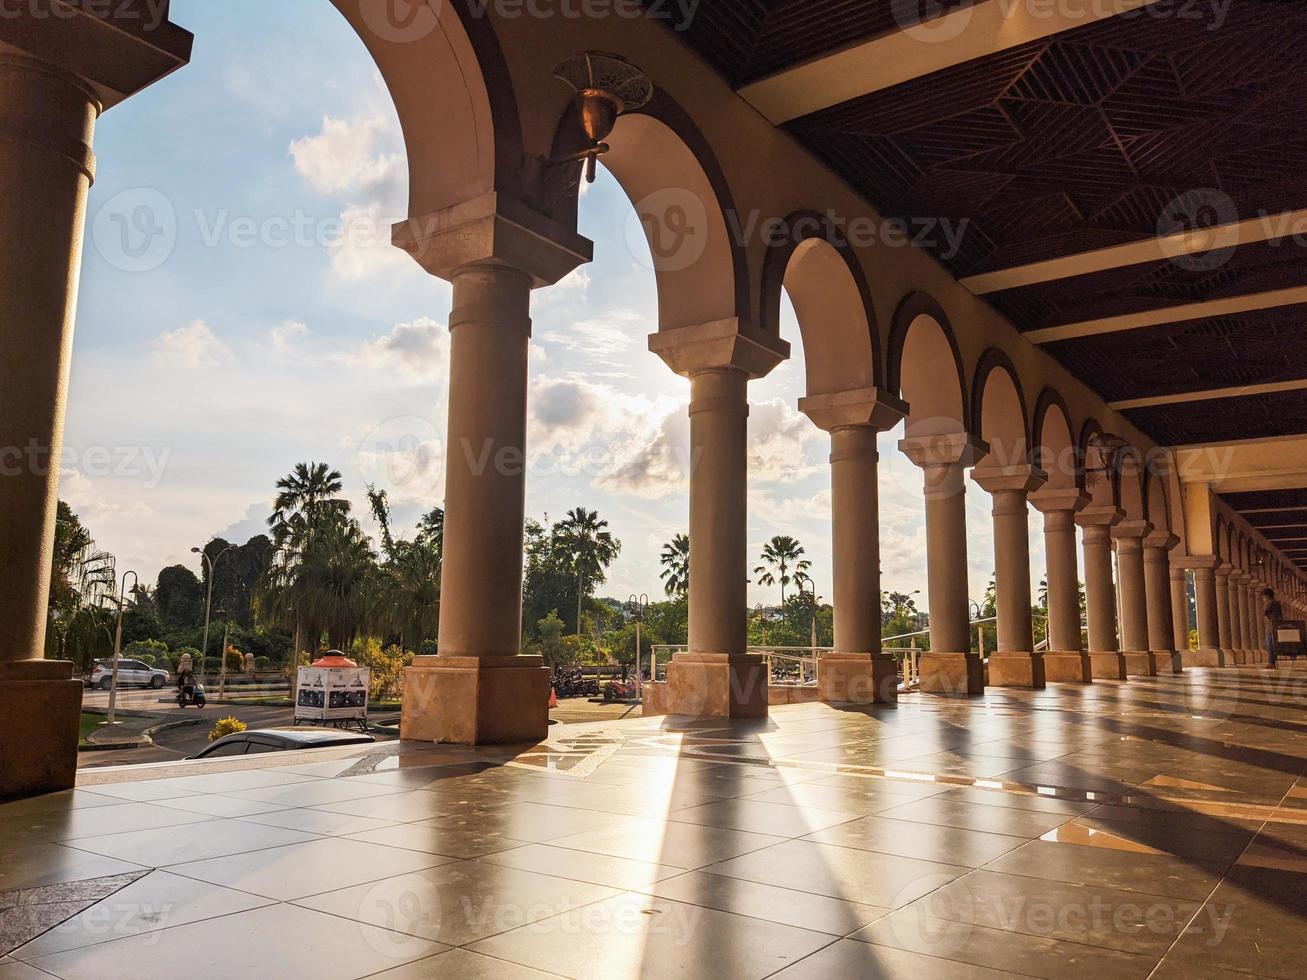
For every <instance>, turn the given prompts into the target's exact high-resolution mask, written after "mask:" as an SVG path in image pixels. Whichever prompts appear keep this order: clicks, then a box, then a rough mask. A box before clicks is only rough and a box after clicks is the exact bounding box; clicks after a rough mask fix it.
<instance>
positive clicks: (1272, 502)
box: [1221, 489, 1307, 520]
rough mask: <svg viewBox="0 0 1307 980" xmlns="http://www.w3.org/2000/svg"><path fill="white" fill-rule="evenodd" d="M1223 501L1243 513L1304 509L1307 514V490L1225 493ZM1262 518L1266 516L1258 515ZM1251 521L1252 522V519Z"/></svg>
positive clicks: (1222, 495) (1303, 511)
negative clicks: (1277, 509) (1279, 509)
mask: <svg viewBox="0 0 1307 980" xmlns="http://www.w3.org/2000/svg"><path fill="white" fill-rule="evenodd" d="M1221 499H1222V500H1224V501H1225V502H1226V503H1227V504H1229V505H1230V506H1231V507H1232V508H1233V509H1235V510H1237V511H1239V512H1241V513H1242V512H1243V511H1248V510H1273V509H1275V508H1277V507H1279V508H1302V513H1304V514H1307V489H1294V490H1250V491H1247V492H1244V493H1223V494H1221ZM1256 516H1258V517H1262V516H1264V515H1260V514H1259V515H1256ZM1249 520H1252V518H1251V517H1250V518H1249Z"/></svg>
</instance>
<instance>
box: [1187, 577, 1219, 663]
mask: <svg viewBox="0 0 1307 980" xmlns="http://www.w3.org/2000/svg"><path fill="white" fill-rule="evenodd" d="M1192 560H1193V562H1194V566H1193V569H1194V605H1195V606H1196V607H1197V613H1198V649H1197V650H1195V651H1194V666H1195V667H1219V666H1221V663H1222V658H1221V637H1220V631H1219V627H1218V625H1217V598H1218V589H1217V588H1216V565H1217V561H1216V559H1215V558H1195V559H1192Z"/></svg>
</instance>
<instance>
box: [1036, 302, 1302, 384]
mask: <svg viewBox="0 0 1307 980" xmlns="http://www.w3.org/2000/svg"><path fill="white" fill-rule="evenodd" d="M1304 335H1307V304H1300V305H1297V306H1284V307H1279V308H1277V309H1274V310H1263V311H1260V312H1257V313H1241V314H1239V315H1237V316H1224V317H1209V318H1207V319H1204V320H1189V321H1186V322H1183V323H1169V324H1165V325H1163V326H1157V327H1145V328H1142V329H1139V330H1126V331H1122V332H1120V333H1110V334H1098V335H1096V336H1092V337H1078V338H1076V339H1075V340H1060V341H1057V342H1056V343H1052V344H1047V345H1045V349H1047V350H1048V352H1049V353H1051V354H1052V355H1053V356H1054V357H1056V358H1057V359H1058V360H1059V361H1061V362H1062V363H1063V364H1065V365H1066V366H1067V368H1069V369H1070V370H1071V372H1072V373H1073V374H1075V375H1076V376H1077V377H1081V378H1090V379H1092V383H1093V384H1094V386H1095V387H1096V388H1097V389H1098V392H1099V394H1101V395H1102V396H1103V397H1104V398H1106V399H1107V400H1108V401H1118V400H1125V399H1131V398H1146V397H1148V396H1151V395H1178V394H1185V393H1188V392H1194V391H1209V390H1212V389H1214V388H1238V387H1242V386H1244V385H1259V384H1270V383H1272V382H1276V381H1292V380H1297V379H1299V378H1302V377H1303V376H1304V374H1307V364H1304V361H1303V357H1304V353H1303V350H1302V339H1303V337H1304Z"/></svg>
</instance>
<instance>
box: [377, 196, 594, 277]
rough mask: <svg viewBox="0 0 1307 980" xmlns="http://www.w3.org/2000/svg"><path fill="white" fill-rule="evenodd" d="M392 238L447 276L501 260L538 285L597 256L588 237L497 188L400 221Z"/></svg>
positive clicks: (435, 273)
mask: <svg viewBox="0 0 1307 980" xmlns="http://www.w3.org/2000/svg"><path fill="white" fill-rule="evenodd" d="M391 242H392V243H393V244H394V245H395V247H396V248H400V249H403V250H404V251H405V252H407V253H408V254H409V255H411V256H412V257H413V261H415V262H417V264H418V265H420V266H422V268H423V269H425V270H426V271H427V272H429V273H431V275H433V276H436V277H437V278H440V279H444V280H446V281H448V282H453V280H454V276H455V275H456V274H457V273H458V272H459V271H460V270H461V269H465V268H468V267H469V266H478V265H502V266H508V267H509V268H512V269H517V270H519V271H520V272H523V273H525V274H526V275H527V276H528V277H529V278H530V279H531V285H532V288H539V287H541V286H551V285H553V284H554V283H556V282H558V280H560V279H562V278H563V277H564V276H565V275H567V274H568V273H569V272H571V271H572V270H573V269H575V268H577V267H578V266H581V265H584V264H585V263H587V262H589V261H590V260H591V259H593V258H594V243H593V242H591V241H590V240H589V239H586V238H583V237H581V236H580V235H578V234H576V233H575V232H573V231H570V230H568V229H567V228H564V227H563V226H562V225H560V224H558V223H557V222H555V221H553V220H552V219H550V218H546V217H545V216H544V215H542V214H540V213H539V212H537V211H533V210H532V209H531V208H529V207H527V206H526V205H525V204H523V203H521V202H520V201H516V200H514V199H513V198H511V197H508V196H507V195H505V194H500V193H497V192H495V191H491V192H490V193H488V194H482V195H481V196H480V197H477V198H473V199H472V200H470V201H464V202H462V203H461V204H455V205H453V206H452V207H448V208H444V209H442V210H440V211H434V212H432V213H430V214H423V215H417V216H415V217H411V218H409V219H408V220H406V221H401V222H399V223H398V224H396V225H395V226H394V227H393V228H392V229H391Z"/></svg>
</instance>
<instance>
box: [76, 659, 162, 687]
mask: <svg viewBox="0 0 1307 980" xmlns="http://www.w3.org/2000/svg"><path fill="white" fill-rule="evenodd" d="M169 680H171V676H170V675H169V673H168V672H167V671H166V670H164V669H163V668H161V667H151V666H149V665H148V664H143V663H141V662H140V661H139V660H128V659H126V658H123V659H121V660H119V661H118V686H119V687H152V688H155V689H156V690H158V689H159V688H161V687H163V686H164V685H165V684H167V683H168V682H169ZM90 683H91V687H98V688H99V689H100V690H102V691H107V690H109V688H110V687H111V686H112V684H113V661H111V660H97V661H96V662H95V669H94V670H92V671H91V681H90Z"/></svg>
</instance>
